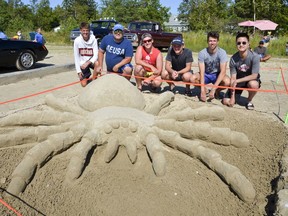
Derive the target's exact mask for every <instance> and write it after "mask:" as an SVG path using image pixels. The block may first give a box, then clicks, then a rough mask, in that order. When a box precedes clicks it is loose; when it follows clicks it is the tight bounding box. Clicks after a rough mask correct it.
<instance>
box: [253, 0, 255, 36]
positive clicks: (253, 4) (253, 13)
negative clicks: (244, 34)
mask: <svg viewBox="0 0 288 216" xmlns="http://www.w3.org/2000/svg"><path fill="white" fill-rule="evenodd" d="M253 19H254V20H253V21H254V22H255V21H256V6H255V0H253ZM254 34H255V26H253V35H254Z"/></svg>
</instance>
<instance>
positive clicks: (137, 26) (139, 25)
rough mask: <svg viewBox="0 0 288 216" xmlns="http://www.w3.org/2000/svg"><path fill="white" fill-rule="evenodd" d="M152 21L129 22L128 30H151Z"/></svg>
mask: <svg viewBox="0 0 288 216" xmlns="http://www.w3.org/2000/svg"><path fill="white" fill-rule="evenodd" d="M152 27H153V24H152V23H130V25H129V29H130V30H140V31H152Z"/></svg>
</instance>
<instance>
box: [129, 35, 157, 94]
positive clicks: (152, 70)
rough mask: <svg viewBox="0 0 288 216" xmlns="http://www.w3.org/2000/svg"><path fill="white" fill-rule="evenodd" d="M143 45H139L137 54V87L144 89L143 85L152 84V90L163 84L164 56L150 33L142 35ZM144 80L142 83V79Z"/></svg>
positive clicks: (135, 72) (135, 73)
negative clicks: (156, 46)
mask: <svg viewBox="0 0 288 216" xmlns="http://www.w3.org/2000/svg"><path fill="white" fill-rule="evenodd" d="M141 41H142V45H140V46H138V48H137V50H136V54H135V63H136V66H135V71H134V75H135V79H136V84H137V88H138V89H139V90H140V91H142V84H143V85H150V87H151V89H152V90H156V89H157V88H158V87H160V86H161V72H162V69H163V56H162V53H161V52H160V50H158V49H157V48H155V47H154V46H153V42H154V41H153V38H152V35H151V34H149V33H144V34H143V35H142V37H141ZM142 77H143V78H144V81H143V83H142V80H143V78H142Z"/></svg>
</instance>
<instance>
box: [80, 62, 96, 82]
mask: <svg viewBox="0 0 288 216" xmlns="http://www.w3.org/2000/svg"><path fill="white" fill-rule="evenodd" d="M90 68H91V69H94V65H93V64H90V65H89V67H86V68H85V69H81V72H82V73H83V77H82V78H81V79H80V80H83V79H89V77H90V76H91V71H90Z"/></svg>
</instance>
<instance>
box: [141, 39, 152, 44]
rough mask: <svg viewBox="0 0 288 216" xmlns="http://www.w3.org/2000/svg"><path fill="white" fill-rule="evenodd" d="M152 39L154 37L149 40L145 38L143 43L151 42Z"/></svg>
mask: <svg viewBox="0 0 288 216" xmlns="http://www.w3.org/2000/svg"><path fill="white" fill-rule="evenodd" d="M151 41H152V39H149V40H143V43H150V42H151Z"/></svg>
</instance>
